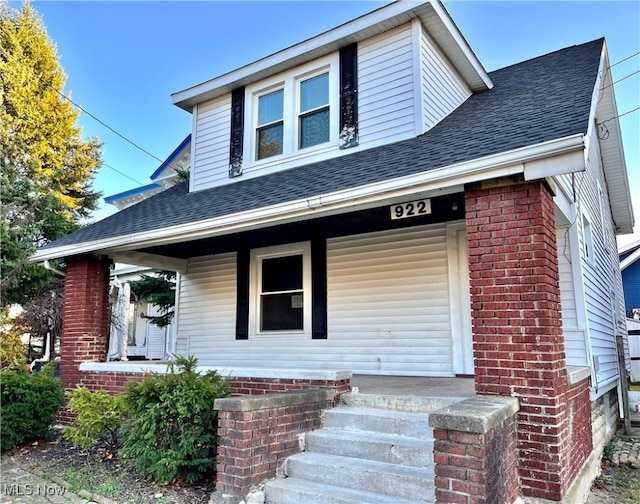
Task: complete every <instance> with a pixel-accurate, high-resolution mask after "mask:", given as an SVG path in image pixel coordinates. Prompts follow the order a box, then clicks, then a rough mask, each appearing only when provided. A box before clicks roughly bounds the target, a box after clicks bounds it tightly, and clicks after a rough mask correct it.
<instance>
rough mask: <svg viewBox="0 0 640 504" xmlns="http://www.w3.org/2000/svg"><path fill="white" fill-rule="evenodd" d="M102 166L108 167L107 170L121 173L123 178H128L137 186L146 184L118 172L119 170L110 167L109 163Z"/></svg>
mask: <svg viewBox="0 0 640 504" xmlns="http://www.w3.org/2000/svg"><path fill="white" fill-rule="evenodd" d="M102 166H106V167H107V168H109V169H111V170H113V171H114V172H117V173H119V174H120V175H122V176H123V177H127V178H128V179H129V180H132V181H134V182H135V183H136V184H140V185H145V184H144V182H140V181H139V180H136V179H134V178H133V177H130V176H129V175H127V174H126V173H124V172H121V171H120V170H118V169H117V168H114V167H113V166H110V165H108V164H107V163H104V162H103V163H102Z"/></svg>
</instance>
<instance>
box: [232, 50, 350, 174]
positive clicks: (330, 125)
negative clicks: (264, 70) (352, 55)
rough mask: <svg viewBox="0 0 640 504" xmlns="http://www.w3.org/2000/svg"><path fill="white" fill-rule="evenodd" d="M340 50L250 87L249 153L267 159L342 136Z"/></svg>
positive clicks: (247, 116)
mask: <svg viewBox="0 0 640 504" xmlns="http://www.w3.org/2000/svg"><path fill="white" fill-rule="evenodd" d="M338 88H339V57H338V54H337V53H336V54H335V55H332V56H327V57H325V58H321V59H319V60H316V61H314V62H313V63H309V64H307V65H303V66H301V67H298V68H296V69H294V70H292V71H289V72H287V73H283V74H279V75H277V76H274V77H273V78H270V79H266V80H264V81H261V82H260V83H259V84H256V85H254V86H247V88H246V103H247V105H248V106H247V107H246V109H245V123H246V124H250V125H251V127H250V128H247V130H246V132H247V133H248V134H250V138H249V139H248V140H249V141H246V142H245V153H244V158H245V159H251V160H253V162H254V163H259V162H265V161H268V160H271V159H272V158H276V156H290V155H294V154H297V153H303V152H305V151H308V150H311V149H318V148H322V147H325V146H329V145H331V144H336V145H337V142H338V133H339V132H338V127H339V125H338V122H339V121H338V118H339V116H338V114H339V89H338Z"/></svg>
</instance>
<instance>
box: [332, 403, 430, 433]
mask: <svg viewBox="0 0 640 504" xmlns="http://www.w3.org/2000/svg"><path fill="white" fill-rule="evenodd" d="M324 427H325V428H327V429H344V430H347V431H366V432H377V433H380V434H393V435H398V436H406V437H413V438H416V439H433V429H432V428H431V427H429V415H428V414H427V413H409V412H405V411H396V410H384V409H374V408H359V407H338V408H333V409H330V410H327V411H326V412H325V416H324Z"/></svg>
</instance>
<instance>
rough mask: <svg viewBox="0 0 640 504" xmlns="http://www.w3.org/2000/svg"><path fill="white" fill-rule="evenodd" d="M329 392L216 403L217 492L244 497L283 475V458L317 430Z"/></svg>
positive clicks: (330, 396) (328, 402) (328, 404)
mask: <svg viewBox="0 0 640 504" xmlns="http://www.w3.org/2000/svg"><path fill="white" fill-rule="evenodd" d="M334 400H335V395H334V393H333V391H332V390H327V389H324V390H308V391H302V392H291V393H281V394H273V395H269V396H261V397H256V396H254V397H237V398H227V399H218V400H216V401H215V404H214V407H215V408H216V409H217V410H218V466H217V470H218V474H217V483H216V491H217V492H220V493H221V494H229V495H236V496H241V495H246V494H247V493H249V491H250V490H251V486H252V485H257V484H259V483H261V482H263V481H265V480H266V479H269V478H273V477H275V476H281V475H282V474H283V473H284V462H285V459H286V458H287V457H289V456H290V455H293V454H295V453H299V452H300V451H302V448H303V443H302V440H301V438H300V436H301V434H303V433H305V432H309V431H311V430H313V429H317V428H319V427H320V424H321V418H322V412H323V411H324V410H325V409H327V408H329V407H331V405H332V404H333V402H334Z"/></svg>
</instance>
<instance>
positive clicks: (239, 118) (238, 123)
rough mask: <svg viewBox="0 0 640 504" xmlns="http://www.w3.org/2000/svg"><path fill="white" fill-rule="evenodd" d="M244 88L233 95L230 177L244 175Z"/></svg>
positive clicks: (235, 91)
mask: <svg viewBox="0 0 640 504" xmlns="http://www.w3.org/2000/svg"><path fill="white" fill-rule="evenodd" d="M243 139H244V87H241V88H238V89H234V90H233V92H232V93H231V139H230V142H229V177H238V176H240V175H242V149H243V147H244V142H243Z"/></svg>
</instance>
